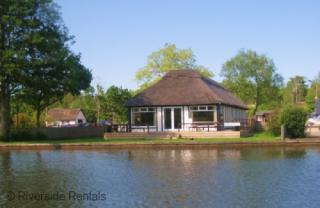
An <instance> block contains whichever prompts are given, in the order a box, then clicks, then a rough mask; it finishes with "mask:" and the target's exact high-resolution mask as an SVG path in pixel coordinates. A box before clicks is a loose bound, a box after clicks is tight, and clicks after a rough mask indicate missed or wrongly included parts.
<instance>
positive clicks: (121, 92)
mask: <svg viewBox="0 0 320 208" xmlns="http://www.w3.org/2000/svg"><path fill="white" fill-rule="evenodd" d="M105 96H106V100H107V102H106V108H105V109H106V116H107V118H112V119H113V122H115V123H126V122H128V108H127V107H126V106H125V105H126V103H127V102H128V100H129V99H130V98H131V97H132V95H131V93H130V91H129V90H127V89H123V88H121V87H116V86H111V87H110V88H108V90H107V91H106V94H105Z"/></svg>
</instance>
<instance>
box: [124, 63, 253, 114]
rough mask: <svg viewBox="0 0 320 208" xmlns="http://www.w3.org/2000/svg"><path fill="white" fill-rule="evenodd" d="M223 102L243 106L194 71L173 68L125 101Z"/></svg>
mask: <svg viewBox="0 0 320 208" xmlns="http://www.w3.org/2000/svg"><path fill="white" fill-rule="evenodd" d="M218 103H221V104H226V105H230V106H234V107H238V108H242V109H247V106H246V105H245V104H244V103H243V102H242V101H241V100H240V99H238V98H237V97H236V96H235V95H233V94H232V93H231V92H230V91H229V90H227V89H225V88H224V87H223V86H222V85H220V84H219V83H218V82H216V81H214V80H211V79H209V78H206V77H203V76H201V75H200V74H199V73H198V72H196V71H194V70H189V69H185V70H173V71H170V72H168V73H167V74H166V75H165V76H164V77H163V78H162V79H161V80H160V81H159V82H158V83H156V84H154V85H153V86H151V87H149V88H147V89H146V90H144V91H143V92H141V93H139V94H137V95H136V96H135V97H133V98H132V99H131V100H129V102H128V103H127V106H128V107H136V106H170V105H172V106H176V105H209V104H218Z"/></svg>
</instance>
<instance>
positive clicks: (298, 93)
mask: <svg viewBox="0 0 320 208" xmlns="http://www.w3.org/2000/svg"><path fill="white" fill-rule="evenodd" d="M306 95H307V84H306V80H305V78H304V77H303V76H295V77H292V78H290V80H289V81H288V83H287V85H286V87H285V88H283V89H282V97H283V104H284V105H287V104H292V105H295V104H299V103H302V102H304V101H305V97H306Z"/></svg>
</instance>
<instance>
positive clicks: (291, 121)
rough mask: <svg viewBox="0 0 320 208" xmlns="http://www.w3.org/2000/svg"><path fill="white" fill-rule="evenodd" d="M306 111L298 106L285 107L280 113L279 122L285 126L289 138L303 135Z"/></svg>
mask: <svg viewBox="0 0 320 208" xmlns="http://www.w3.org/2000/svg"><path fill="white" fill-rule="evenodd" d="M307 116H308V114H307V112H306V111H305V110H304V109H303V108H300V107H293V106H290V107H287V108H285V109H284V110H283V111H282V113H281V124H284V125H285V127H286V136H287V137H289V138H301V137H304V129H305V123H306V121H307Z"/></svg>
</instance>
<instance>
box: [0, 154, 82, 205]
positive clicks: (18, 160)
mask: <svg viewBox="0 0 320 208" xmlns="http://www.w3.org/2000/svg"><path fill="white" fill-rule="evenodd" d="M48 153H49V152H47V151H11V152H10V151H8V152H0V178H1V182H0V192H1V194H5V193H8V192H10V191H12V192H14V193H18V191H23V192H26V193H55V192H57V191H58V192H60V193H66V194H67V193H68V190H69V189H68V187H69V185H70V184H69V183H70V182H71V181H72V180H71V181H70V179H72V177H73V176H68V174H67V173H65V172H64V171H63V169H61V168H57V167H54V166H53V164H52V163H51V161H50V159H49V157H48V155H47V154H48ZM48 159H49V160H48ZM71 183H72V182H71ZM3 197H5V195H3ZM72 204H73V203H72V201H68V200H63V201H32V200H13V201H11V202H10V201H7V200H5V199H3V200H1V202H0V205H1V207H22V206H23V207H32V208H37V207H48V206H55V207H58V205H59V207H70V206H71V205H72ZM79 205H81V203H79Z"/></svg>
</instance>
